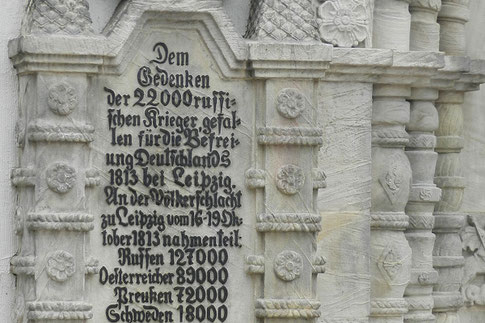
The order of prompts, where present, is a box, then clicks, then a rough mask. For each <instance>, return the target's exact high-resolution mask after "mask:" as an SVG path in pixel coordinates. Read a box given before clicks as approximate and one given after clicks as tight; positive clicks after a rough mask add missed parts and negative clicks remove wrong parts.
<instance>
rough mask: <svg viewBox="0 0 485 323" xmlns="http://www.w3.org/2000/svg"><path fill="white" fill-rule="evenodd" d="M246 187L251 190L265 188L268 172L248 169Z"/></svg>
mask: <svg viewBox="0 0 485 323" xmlns="http://www.w3.org/2000/svg"><path fill="white" fill-rule="evenodd" d="M246 185H247V186H248V187H249V188H251V189H257V188H264V186H265V185H266V172H265V171H264V170H262V169H254V168H251V169H248V170H247V171H246Z"/></svg>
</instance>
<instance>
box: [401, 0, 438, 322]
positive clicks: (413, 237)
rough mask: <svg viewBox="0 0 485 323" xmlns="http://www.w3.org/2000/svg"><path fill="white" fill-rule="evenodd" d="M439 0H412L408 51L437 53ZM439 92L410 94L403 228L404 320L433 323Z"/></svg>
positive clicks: (435, 273) (423, 90)
mask: <svg viewBox="0 0 485 323" xmlns="http://www.w3.org/2000/svg"><path fill="white" fill-rule="evenodd" d="M440 7H441V0H413V1H411V2H410V12H411V41H410V49H411V50H413V51H434V52H436V51H438V49H439V30H440V26H439V24H438V23H437V22H436V20H437V16H438V11H439V9H440ZM437 98H438V90H436V89H431V88H423V87H422V88H413V89H412V95H411V98H410V102H411V119H410V122H409V124H408V126H407V131H408V133H409V135H410V141H409V143H408V145H407V148H406V154H407V156H408V158H409V161H410V163H411V168H412V171H413V184H412V187H411V194H410V198H409V202H408V204H407V206H406V213H407V214H408V215H409V227H408V229H407V230H406V232H405V235H406V238H407V239H408V241H409V244H410V246H411V249H412V250H413V258H412V259H413V265H412V270H411V281H410V284H409V285H408V287H407V288H406V292H405V298H406V301H407V302H408V305H409V312H408V313H407V314H406V315H405V317H404V321H405V322H409V323H417V322H435V319H436V318H435V317H434V315H433V314H432V309H433V306H434V301H433V296H432V294H433V285H434V284H436V282H437V279H438V273H437V272H436V271H435V270H434V269H433V256H432V253H433V246H434V241H435V236H434V234H433V233H432V229H433V226H434V217H433V210H434V206H435V204H436V202H438V201H439V199H440V196H441V190H440V189H439V188H437V187H436V185H435V184H434V172H435V168H436V161H437V158H438V154H437V153H435V152H434V148H435V146H436V137H435V136H434V131H435V130H436V129H438V112H437V111H436V108H435V106H434V102H435V101H436V99H437Z"/></svg>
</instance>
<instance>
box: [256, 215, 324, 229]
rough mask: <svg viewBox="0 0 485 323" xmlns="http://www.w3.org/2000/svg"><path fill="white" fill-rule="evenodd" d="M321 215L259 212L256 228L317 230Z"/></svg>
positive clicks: (319, 226)
mask: <svg viewBox="0 0 485 323" xmlns="http://www.w3.org/2000/svg"><path fill="white" fill-rule="evenodd" d="M321 220H322V217H321V216H320V215H318V214H310V213H279V214H260V215H258V218H257V221H258V223H257V225H256V229H257V230H258V231H259V232H269V231H281V232H298V231H302V232H318V231H320V230H321V229H322V226H321V224H320V222H321Z"/></svg>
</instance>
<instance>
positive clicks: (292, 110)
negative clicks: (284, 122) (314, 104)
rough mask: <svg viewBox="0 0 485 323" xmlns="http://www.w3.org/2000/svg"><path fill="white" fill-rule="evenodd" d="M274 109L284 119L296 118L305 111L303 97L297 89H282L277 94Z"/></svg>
mask: <svg viewBox="0 0 485 323" xmlns="http://www.w3.org/2000/svg"><path fill="white" fill-rule="evenodd" d="M276 108H277V109H278V112H279V113H280V114H281V115H282V116H283V117H285V118H288V119H295V118H298V117H299V116H300V115H301V114H302V113H303V111H305V97H304V96H303V94H302V93H301V92H300V91H299V90H297V89H283V90H281V91H280V93H278V98H277V104H276Z"/></svg>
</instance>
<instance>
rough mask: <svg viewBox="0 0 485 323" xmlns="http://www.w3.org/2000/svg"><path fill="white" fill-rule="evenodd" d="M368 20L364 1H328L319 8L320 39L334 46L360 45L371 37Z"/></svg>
mask: <svg viewBox="0 0 485 323" xmlns="http://www.w3.org/2000/svg"><path fill="white" fill-rule="evenodd" d="M368 20H369V17H368V14H367V10H366V8H365V6H364V3H363V1H362V0H328V1H325V2H324V3H323V4H321V5H320V7H319V8H318V20H317V21H318V25H319V31H320V37H321V38H322V40H323V41H325V42H328V43H331V44H333V45H334V46H339V47H352V46H357V45H359V43H360V42H362V41H364V40H365V39H366V38H367V37H368V36H369V30H368V28H369V27H368V25H369V22H368Z"/></svg>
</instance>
